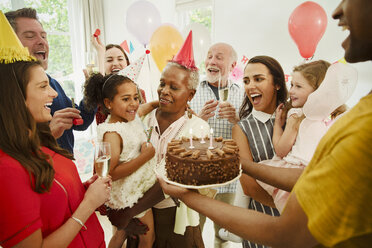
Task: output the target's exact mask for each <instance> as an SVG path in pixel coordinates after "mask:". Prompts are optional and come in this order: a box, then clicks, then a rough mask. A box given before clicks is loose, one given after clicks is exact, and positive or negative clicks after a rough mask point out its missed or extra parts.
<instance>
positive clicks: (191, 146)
mask: <svg viewBox="0 0 372 248" xmlns="http://www.w3.org/2000/svg"><path fill="white" fill-rule="evenodd" d="M189 132H190V147H189V148H190V149H192V148H194V146H193V145H192V128H190V131H189Z"/></svg>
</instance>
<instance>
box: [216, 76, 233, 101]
mask: <svg viewBox="0 0 372 248" xmlns="http://www.w3.org/2000/svg"><path fill="white" fill-rule="evenodd" d="M229 86H230V85H229V81H227V85H226V87H223V88H222V86H221V73H220V79H219V81H218V96H219V98H220V101H222V102H226V101H227V98H228V97H229V89H230V87H229Z"/></svg>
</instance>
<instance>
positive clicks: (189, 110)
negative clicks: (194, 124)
mask: <svg viewBox="0 0 372 248" xmlns="http://www.w3.org/2000/svg"><path fill="white" fill-rule="evenodd" d="M186 113H187V117H188V118H189V119H191V118H192V110H191V108H190V102H189V101H188V102H187V105H186Z"/></svg>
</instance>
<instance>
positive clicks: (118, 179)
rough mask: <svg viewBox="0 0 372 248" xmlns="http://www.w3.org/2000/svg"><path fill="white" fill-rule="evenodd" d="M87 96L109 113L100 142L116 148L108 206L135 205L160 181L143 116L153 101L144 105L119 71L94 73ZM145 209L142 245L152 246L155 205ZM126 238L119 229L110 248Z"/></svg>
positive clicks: (99, 132)
mask: <svg viewBox="0 0 372 248" xmlns="http://www.w3.org/2000/svg"><path fill="white" fill-rule="evenodd" d="M84 97H85V98H84V99H85V100H86V102H85V103H86V105H87V106H88V107H91V108H94V106H97V104H98V105H100V106H102V107H103V111H104V112H105V113H107V114H108V117H107V119H106V121H105V122H104V123H101V124H99V125H98V127H97V137H98V141H105V142H109V143H110V144H111V150H112V151H111V152H112V153H111V160H110V171H109V174H110V175H111V176H112V179H113V183H112V194H111V199H110V201H109V202H108V203H107V204H106V205H107V206H108V207H109V208H110V209H114V210H119V209H125V208H132V207H133V206H134V204H136V203H137V202H138V200H139V199H141V198H142V197H143V196H144V194H145V193H146V192H147V191H148V190H149V189H150V188H151V187H152V186H153V185H154V184H155V182H156V176H155V174H154V169H155V164H156V163H155V159H153V157H154V154H155V149H154V147H153V146H152V145H151V143H149V142H147V136H146V133H145V132H144V131H145V130H144V129H143V124H142V122H141V120H140V119H139V116H142V115H143V114H144V113H145V112H144V111H143V109H144V108H145V107H147V106H151V104H150V103H148V104H143V105H141V108H140V100H139V91H138V88H137V85H136V84H135V83H134V82H133V81H132V80H131V79H129V78H128V77H126V76H122V75H118V74H109V75H107V76H102V75H101V74H94V75H93V76H92V77H90V78H89V79H88V80H87V82H86V83H85V86H84ZM152 109H153V108H151V110H152ZM147 112H149V111H147ZM137 114H138V115H137ZM145 210H146V211H144V212H142V213H141V212H139V213H137V215H136V216H135V217H136V218H139V219H140V220H141V221H142V222H143V223H144V224H146V225H147V227H148V228H149V231H148V232H147V233H146V235H140V237H139V247H152V244H153V242H154V221H153V216H152V211H151V206H150V209H145ZM108 211H110V210H108ZM132 217H133V216H132ZM125 239H126V235H125V231H124V229H118V230H117V231H115V232H114V235H113V237H112V238H111V241H110V244H109V247H121V246H122V244H123V242H124V241H125Z"/></svg>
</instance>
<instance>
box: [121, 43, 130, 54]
mask: <svg viewBox="0 0 372 248" xmlns="http://www.w3.org/2000/svg"><path fill="white" fill-rule="evenodd" d="M120 46H121V47H122V48H123V49H124V51H126V52H127V53H129V48H128V43H127V40H125V41H123V42H122V43H121V44H120Z"/></svg>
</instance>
